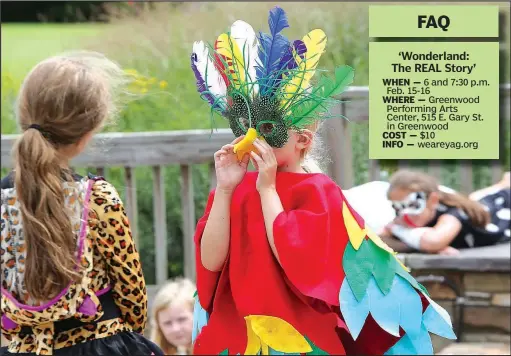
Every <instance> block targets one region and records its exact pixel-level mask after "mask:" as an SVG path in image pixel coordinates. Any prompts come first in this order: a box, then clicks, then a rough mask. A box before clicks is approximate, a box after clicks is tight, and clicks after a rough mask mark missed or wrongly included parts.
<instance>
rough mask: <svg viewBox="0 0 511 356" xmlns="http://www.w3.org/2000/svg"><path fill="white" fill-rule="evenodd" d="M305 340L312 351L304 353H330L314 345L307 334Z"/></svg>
mask: <svg viewBox="0 0 511 356" xmlns="http://www.w3.org/2000/svg"><path fill="white" fill-rule="evenodd" d="M305 340H307V342H308V343H309V346H310V347H311V349H312V351H311V352H308V353H306V355H330V354H329V353H328V352H325V351H323V350H321V349H320V348H319V347H317V346H316V345H314V343H313V342H312V341H311V339H309V338H308V337H307V336H305Z"/></svg>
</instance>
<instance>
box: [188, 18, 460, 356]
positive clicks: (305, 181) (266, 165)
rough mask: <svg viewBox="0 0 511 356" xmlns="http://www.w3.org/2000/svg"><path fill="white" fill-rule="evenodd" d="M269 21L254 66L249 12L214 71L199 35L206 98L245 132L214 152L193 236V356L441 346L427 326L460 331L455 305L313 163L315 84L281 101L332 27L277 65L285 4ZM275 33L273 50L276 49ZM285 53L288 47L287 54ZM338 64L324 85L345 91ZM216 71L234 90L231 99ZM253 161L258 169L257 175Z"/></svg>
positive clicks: (344, 70)
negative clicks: (443, 300)
mask: <svg viewBox="0 0 511 356" xmlns="http://www.w3.org/2000/svg"><path fill="white" fill-rule="evenodd" d="M283 19H284V20H283ZM269 23H270V29H271V32H272V33H271V35H265V34H261V35H260V37H259V41H260V42H261V44H260V45H258V46H256V48H259V49H258V50H259V51H260V54H259V57H258V58H259V60H258V61H256V63H255V65H257V69H256V70H254V71H251V67H250V58H253V56H251V55H250V53H248V54H247V53H245V52H249V51H250V48H249V47H250V46H251V44H253V37H251V35H250V34H251V33H252V32H253V30H252V29H251V27H250V26H249V25H248V24H246V23H244V22H242V21H237V22H235V24H234V25H233V27H232V28H231V31H230V33H228V34H223V35H221V36H220V37H219V39H218V40H217V43H216V45H215V53H214V56H213V59H212V61H215V66H211V67H209V68H208V70H209V74H207V75H205V74H204V73H205V71H204V70H203V68H202V70H201V65H202V64H203V63H207V62H208V60H210V59H209V57H208V56H207V55H208V50H207V49H206V50H205V51H204V48H205V47H203V45H202V46H201V45H200V43H199V44H198V43H196V44H195V45H194V53H193V54H192V68H193V69H194V71H195V72H196V77H197V85H198V88H199V91H200V92H201V96H202V97H203V98H204V99H207V100H208V101H209V102H210V104H211V105H212V108H213V109H215V110H217V111H219V112H220V113H222V114H223V115H224V116H225V117H227V118H228V119H229V122H230V124H231V128H232V129H233V132H234V133H235V135H236V136H238V137H237V138H236V139H235V140H234V141H233V142H231V143H230V144H228V145H225V146H223V147H222V148H221V149H220V150H219V151H217V152H216V153H215V155H214V159H215V169H216V178H217V186H216V189H215V190H214V191H212V192H211V194H210V195H209V199H208V202H207V206H206V211H205V213H204V216H203V217H202V218H201V219H200V220H199V222H198V225H197V229H196V233H195V245H196V266H197V295H196V305H195V310H194V334H193V339H194V354H269V355H272V354H279V355H280V354H338V355H339V354H377V355H381V354H384V353H386V354H418V353H420V354H423V353H432V347H431V340H430V337H429V332H434V333H436V334H439V335H441V336H445V337H450V338H454V337H455V336H454V334H453V332H452V329H451V324H450V318H449V316H448V314H447V313H445V311H444V310H443V309H442V308H441V307H440V306H438V305H437V304H436V303H435V302H433V301H432V300H431V299H430V298H429V296H428V295H427V292H426V291H425V290H424V288H423V287H422V286H421V285H419V284H418V283H417V282H416V281H415V280H414V279H413V278H412V277H411V276H410V275H409V274H408V273H407V271H406V268H405V267H404V266H403V265H402V264H401V263H400V262H399V261H398V260H397V258H396V257H395V255H394V253H393V251H392V250H390V248H388V247H387V246H386V245H385V244H383V243H382V242H381V240H380V239H379V238H378V237H377V236H376V235H375V234H374V233H373V232H372V231H370V229H369V228H368V227H367V226H365V223H364V221H363V219H362V218H361V217H360V216H358V214H357V213H356V212H355V211H353V209H352V208H351V207H350V205H349V203H348V202H347V201H346V199H345V198H344V196H343V194H342V191H341V189H340V188H339V187H338V186H337V184H336V183H335V182H334V181H332V180H331V179H330V178H329V177H328V176H326V175H324V174H322V173H312V172H311V171H310V170H309V169H307V166H306V165H304V158H305V156H306V155H307V153H308V151H309V149H310V147H311V144H312V142H313V140H314V135H315V129H316V127H317V121H316V120H314V119H311V118H310V117H309V116H307V120H303V121H300V120H297V117H300V115H304V114H303V112H304V110H306V111H307V112H308V114H309V113H310V107H311V105H314V103H316V102H317V99H318V96H315V95H316V94H317V91H315V89H312V90H311V89H310V86H309V84H305V87H303V88H301V89H300V90H301V92H300V93H298V91H295V92H294V93H293V95H295V96H296V95H303V96H306V97H308V98H312V99H316V100H312V99H311V100H312V101H313V103H311V102H309V103H308V106H307V108H306V109H304V108H303V107H301V108H300V104H291V103H286V104H282V103H283V100H291V99H289V98H290V97H289V96H287V94H288V93H289V88H290V87H287V89H286V86H287V85H290V84H289V82H290V81H293V79H292V78H296V76H297V75H299V73H302V79H303V77H305V76H306V75H305V76H304V73H309V72H308V71H310V70H313V69H314V68H315V66H316V65H317V60H316V61H315V63H313V64H312V65H311V64H310V63H311V62H306V60H307V59H308V58H309V60H310V58H312V57H313V56H309V55H310V54H314V53H319V54H321V53H322V51H323V50H324V45H321V43H323V42H326V38H324V37H323V36H319V38H318V33H319V34H321V33H322V31H321V30H314V31H311V33H309V35H307V36H306V37H304V38H303V41H295V42H294V43H293V45H290V44H289V45H290V46H291V47H292V48H293V50H292V51H291V52H292V56H291V57H290V58H291V59H292V60H293V61H295V62H296V66H295V67H293V68H290V66H289V65H287V64H286V65H285V66H284V68H285V70H286V71H287V72H286V73H287V74H285V75H282V76H280V75H278V74H279V73H277V75H276V74H275V73H276V72H278V71H279V69H278V68H277V67H272V64H271V63H277V62H278V60H276V59H272V60H268V61H267V59H268V58H267V57H268V56H270V57H271V56H272V54H271V53H272V51H274V46H275V42H277V40H276V39H278V38H280V37H279V36H282V35H280V34H279V32H280V30H281V29H282V28H284V27H287V19H286V18H285V13H284V12H283V10H282V9H280V8H274V9H272V10H271V11H270V19H269ZM240 28H243V31H240ZM243 36H246V37H243ZM265 36H267V37H265ZM240 38H241V39H242V40H243V39H244V41H245V42H244V43H242V44H240V42H239V41H240ZM271 41H273V42H274V46H271V47H272V49H268V48H266V47H267V46H268V43H270V42H271ZM300 42H301V43H300ZM222 43H229V48H230V49H229V50H227V49H226V47H223V46H224V45H223V44H222ZM279 43H280V42H279ZM302 44H303V45H304V46H303V47H305V48H303V47H302ZM235 46H237V48H235ZM321 46H323V47H322V48H320V47H321ZM265 48H266V50H265ZM203 53H206V57H205V58H201V55H202V54H203ZM241 53H243V58H244V59H245V58H247V60H243V61H242V62H243V63H244V65H243V68H242V70H243V73H245V78H249V77H250V75H251V74H250V73H252V75H254V76H255V78H256V79H257V85H258V87H257V88H254V87H255V85H254V81H252V80H250V79H246V80H245V84H243V81H242V80H241V79H242V78H244V76H243V75H240V74H239V72H238V74H237V75H234V74H232V73H233V72H234V73H236V71H239V70H240V69H239V68H240V67H239V66H238V67H237V66H235V65H233V63H235V62H237V61H238V58H237V57H239V54H241ZM261 53H263V54H262V55H261ZM286 53H287V52H286V48H284V49H282V52H281V54H282V58H283V57H285V55H286ZM275 58H278V56H277V57H275ZM282 58H281V62H285V63H288V62H289V61H287V62H286V61H283V60H282ZM304 62H305V63H304ZM201 63H202V64H201ZM240 63H241V61H240ZM247 63H248V64H247ZM268 63H270V64H268ZM268 65H269V66H270V67H271V68H270V69H268V68H267V66H268ZM279 68H282V67H279ZM280 70H281V71H283V69H280ZM265 71H266V74H265V73H264V72H265ZM335 74H336V75H335V77H336V78H335V79H334V80H331V81H330V82H328V80H323V81H322V82H321V83H320V85H319V88H320V89H321V91H322V94H324V93H325V92H329V93H333V94H332V95H336V94H338V93H339V92H341V91H342V90H343V89H344V88H345V87H346V86H347V85H348V84H350V83H351V81H352V79H353V72H352V70H351V68H349V67H340V68H338V69H337V70H336V73H335ZM213 75H215V76H217V77H213V79H212V78H211V76H213ZM206 77H207V78H206ZM275 78H286V79H279V80H282V81H284V83H282V82H278V81H276V80H275ZM289 78H291V79H289ZM306 79H307V80H308V79H310V77H308V78H306ZM208 80H209V81H210V83H213V84H211V85H209V84H208V83H207V81H208ZM220 80H222V81H223V82H220ZM285 80H287V81H285ZM217 81H218V82H220V83H224V84H223V86H224V87H225V88H226V89H227V90H226V91H225V92H224V94H223V95H224V96H222V95H221V90H222V87H221V85H218V82H217ZM268 82H271V85H269V84H268ZM300 83H303V81H300ZM244 85H245V86H244ZM267 86H271V87H272V88H273V89H272V90H273V91H271V90H269V89H265V88H267ZM332 87H335V88H337V89H336V90H331V89H332ZM247 88H248V89H247ZM308 88H309V89H308ZM278 92H280V93H281V94H280V96H279V95H278V94H276V93H278ZM297 93H298V94H297ZM315 93H316V94H315ZM318 95H319V94H318ZM327 99H328V97H323V98H322V100H323V101H322V102H323V103H325V102H326V101H327ZM301 104H303V101H302V102H301ZM283 107H284V108H285V110H282V108H283ZM314 112H315V111H314ZM289 113H292V116H291V115H289ZM308 114H307V115H308ZM303 117H305V116H303ZM303 117H302V118H303ZM322 117H324V116H322ZM250 159H251V160H252V162H253V164H254V166H255V167H256V169H257V171H256V172H247V165H248V162H249V160H250Z"/></svg>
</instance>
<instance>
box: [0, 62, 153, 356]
mask: <svg viewBox="0 0 511 356" xmlns="http://www.w3.org/2000/svg"><path fill="white" fill-rule="evenodd" d="M123 78H124V75H123V71H122V70H121V68H120V67H119V66H118V65H117V64H115V63H113V62H112V61H110V60H108V59H107V58H106V57H104V56H103V55H101V54H99V53H90V52H81V53H76V54H69V55H62V56H56V57H52V58H49V59H46V60H44V61H42V62H41V63H39V64H37V65H36V66H35V67H34V68H33V69H32V71H31V72H30V73H29V74H28V75H27V77H26V78H25V80H24V82H23V85H22V87H21V90H20V93H19V98H18V103H17V119H18V124H19V126H20V128H21V131H22V132H21V134H20V136H19V138H18V139H17V141H16V143H15V145H14V148H13V163H14V170H13V171H12V172H11V173H10V174H9V175H8V176H7V177H5V178H4V179H2V191H1V192H2V200H1V209H2V215H1V219H2V224H1V226H2V231H1V237H0V250H1V254H0V262H1V270H2V285H1V291H2V294H1V315H2V319H1V330H2V334H3V336H4V337H5V338H6V339H8V340H9V344H8V346H6V347H5V348H2V350H1V352H2V353H5V355H12V354H18V353H21V354H24V355H53V354H58V355H64V356H65V355H73V356H79V355H98V354H101V355H126V354H139V355H151V354H152V355H161V354H162V353H161V350H160V349H159V348H158V347H157V346H156V345H154V344H153V343H152V342H150V341H149V340H147V339H145V338H144V337H143V335H142V332H143V330H144V327H145V325H146V320H147V295H146V285H145V280H144V275H143V272H142V266H141V263H140V258H139V254H138V252H137V249H136V246H135V243H134V241H133V238H132V236H131V230H130V225H129V221H128V218H127V216H126V213H125V211H124V206H123V203H122V200H121V198H120V196H119V193H118V192H117V190H116V189H115V187H114V186H113V185H112V184H110V183H108V182H107V181H105V180H104V179H103V178H102V177H96V176H93V175H91V174H89V175H88V176H87V177H81V176H79V175H77V174H76V173H74V172H73V171H72V170H71V168H70V165H69V164H70V161H71V160H72V159H73V158H74V157H76V156H77V155H79V154H80V153H81V152H83V150H84V149H85V147H87V144H88V143H89V142H90V140H91V138H92V137H93V135H94V134H95V133H97V132H98V131H99V130H100V129H101V128H102V126H103V125H104V123H105V121H106V120H107V119H109V118H112V116H113V114H114V113H115V112H116V111H117V105H116V103H117V95H116V94H117V93H118V92H119V89H121V88H122V85H123V83H124V79H123Z"/></svg>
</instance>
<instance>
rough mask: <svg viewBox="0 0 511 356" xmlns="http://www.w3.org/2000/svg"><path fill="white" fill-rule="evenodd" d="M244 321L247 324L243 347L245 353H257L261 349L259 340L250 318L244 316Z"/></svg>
mask: <svg viewBox="0 0 511 356" xmlns="http://www.w3.org/2000/svg"><path fill="white" fill-rule="evenodd" d="M245 323H246V324H247V348H246V349H245V355H257V354H258V353H259V350H260V349H261V341H260V340H259V337H258V336H257V335H256V334H255V333H254V330H253V329H252V324H251V321H250V319H248V318H245Z"/></svg>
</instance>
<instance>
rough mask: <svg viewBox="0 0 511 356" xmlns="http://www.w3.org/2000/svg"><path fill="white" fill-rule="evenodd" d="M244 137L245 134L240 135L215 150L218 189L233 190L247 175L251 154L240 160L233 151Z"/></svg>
mask: <svg viewBox="0 0 511 356" xmlns="http://www.w3.org/2000/svg"><path fill="white" fill-rule="evenodd" d="M242 139H243V136H241V137H238V138H236V139H235V140H234V141H232V142H231V143H230V144H228V145H225V146H223V147H222V148H221V149H220V150H218V151H216V152H215V155H214V158H215V171H216V186H217V189H221V190H224V191H233V190H234V188H236V187H237V186H238V184H240V182H241V180H242V179H243V177H244V176H245V173H246V172H247V166H248V160H249V156H248V155H245V157H243V159H242V160H241V162H240V161H238V159H237V157H236V154H235V153H234V152H233V148H234V145H235V144H236V143H237V142H239V141H241V140H242Z"/></svg>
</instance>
